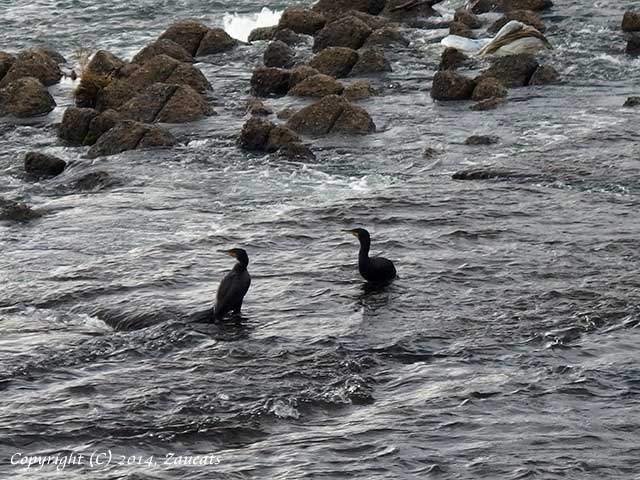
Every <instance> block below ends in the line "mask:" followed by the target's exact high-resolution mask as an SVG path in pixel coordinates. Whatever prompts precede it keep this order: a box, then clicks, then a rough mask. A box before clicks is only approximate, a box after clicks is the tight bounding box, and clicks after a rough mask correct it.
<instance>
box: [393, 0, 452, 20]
mask: <svg viewBox="0 0 640 480" xmlns="http://www.w3.org/2000/svg"><path fill="white" fill-rule="evenodd" d="M432 3H436V2H431V4H430V2H409V1H408V0H387V1H386V3H385V7H384V10H383V12H382V14H383V15H384V16H386V17H388V18H391V19H393V20H395V21H404V22H411V21H415V20H416V19H418V18H429V17H433V16H439V15H440V14H439V13H438V12H437V11H436V10H434V9H433V7H432Z"/></svg>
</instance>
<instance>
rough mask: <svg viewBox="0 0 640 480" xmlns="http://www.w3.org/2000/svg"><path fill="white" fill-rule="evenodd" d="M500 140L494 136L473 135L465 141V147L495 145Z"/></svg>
mask: <svg viewBox="0 0 640 480" xmlns="http://www.w3.org/2000/svg"><path fill="white" fill-rule="evenodd" d="M499 141H500V139H499V138H498V137H496V136H493V135H471V136H470V137H469V138H467V139H466V140H465V141H464V144H465V145H493V144H494V143H498V142H499Z"/></svg>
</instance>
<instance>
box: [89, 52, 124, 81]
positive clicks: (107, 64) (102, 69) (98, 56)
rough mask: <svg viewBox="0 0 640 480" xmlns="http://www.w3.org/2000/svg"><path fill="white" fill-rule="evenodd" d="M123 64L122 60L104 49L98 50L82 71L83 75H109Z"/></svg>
mask: <svg viewBox="0 0 640 480" xmlns="http://www.w3.org/2000/svg"><path fill="white" fill-rule="evenodd" d="M124 66H125V62H124V60H122V59H120V58H119V57H117V56H115V55H114V54H113V53H111V52H108V51H106V50H98V51H97V52H96V53H95V54H94V55H93V56H92V57H91V60H90V61H89V63H88V64H87V66H86V68H85V69H84V70H83V72H82V76H83V77H85V76H87V77H98V76H109V75H111V74H113V73H114V72H116V71H117V70H120V69H121V68H122V67H124Z"/></svg>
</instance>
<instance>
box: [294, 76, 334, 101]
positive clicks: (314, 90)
mask: <svg viewBox="0 0 640 480" xmlns="http://www.w3.org/2000/svg"><path fill="white" fill-rule="evenodd" d="M343 90H344V85H342V84H341V83H340V82H338V81H337V80H336V79H335V78H333V77H330V76H329V75H323V74H322V73H319V74H317V75H313V76H311V77H308V78H306V79H305V80H303V81H301V82H300V83H298V84H297V85H296V86H295V87H293V88H292V89H291V90H289V95H295V96H297V97H318V98H322V97H325V96H327V95H340V94H341V93H342V92H343Z"/></svg>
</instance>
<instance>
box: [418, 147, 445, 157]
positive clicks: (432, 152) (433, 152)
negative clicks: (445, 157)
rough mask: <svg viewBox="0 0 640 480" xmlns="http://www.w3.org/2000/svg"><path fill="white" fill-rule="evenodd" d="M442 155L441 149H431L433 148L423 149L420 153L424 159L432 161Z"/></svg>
mask: <svg viewBox="0 0 640 480" xmlns="http://www.w3.org/2000/svg"><path fill="white" fill-rule="evenodd" d="M442 153H444V152H443V151H442V150H441V149H438V148H433V147H424V150H423V151H422V156H423V157H424V158H428V159H432V158H435V157H438V156H440V155H442Z"/></svg>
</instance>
